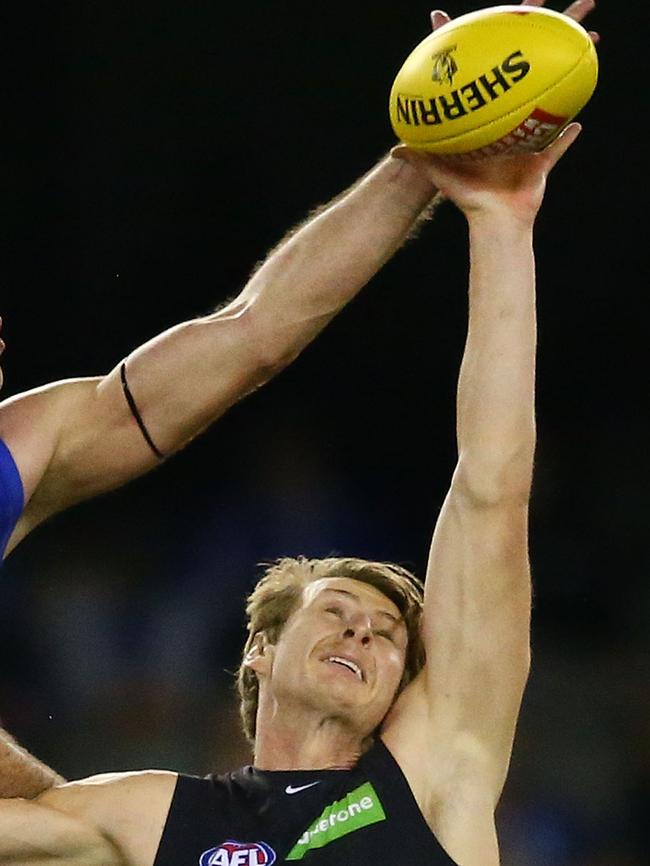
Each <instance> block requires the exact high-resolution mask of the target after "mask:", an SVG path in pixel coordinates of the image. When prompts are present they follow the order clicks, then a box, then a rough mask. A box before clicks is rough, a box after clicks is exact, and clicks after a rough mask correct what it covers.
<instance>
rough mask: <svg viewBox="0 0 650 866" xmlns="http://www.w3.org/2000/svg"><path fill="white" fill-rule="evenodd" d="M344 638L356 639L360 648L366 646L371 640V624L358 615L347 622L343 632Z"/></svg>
mask: <svg viewBox="0 0 650 866" xmlns="http://www.w3.org/2000/svg"><path fill="white" fill-rule="evenodd" d="M343 637H344V638H357V640H359V642H360V643H361V645H362V646H367V645H368V644H369V643H370V641H371V639H372V623H371V622H370V620H369V619H368V617H366V616H364V615H363V614H361V613H360V614H358V615H356V616H354V617H351V618H350V619H349V620H348V624H347V626H346V628H345V631H344V632H343Z"/></svg>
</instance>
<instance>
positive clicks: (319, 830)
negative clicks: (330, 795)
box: [286, 782, 386, 860]
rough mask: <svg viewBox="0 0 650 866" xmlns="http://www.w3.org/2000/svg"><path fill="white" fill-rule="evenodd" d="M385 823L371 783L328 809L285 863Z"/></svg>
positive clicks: (307, 831)
mask: <svg viewBox="0 0 650 866" xmlns="http://www.w3.org/2000/svg"><path fill="white" fill-rule="evenodd" d="M385 820H386V814H385V812H384V810H383V808H382V805H381V801H380V799H379V797H378V796H377V792H376V791H375V789H374V788H373V787H372V785H371V784H370V782H366V783H365V784H363V785H360V786H359V787H358V788H356V789H355V790H354V791H350V793H349V794H347V795H346V796H345V797H344V798H343V799H342V800H337V801H336V802H335V803H331V804H330V805H329V806H326V807H325V809H323V813H322V814H321V816H320V818H317V819H316V821H314V823H313V824H312V825H311V827H310V828H309V829H308V830H305V832H304V833H303V834H302V836H301V837H300V839H298V841H297V842H296V844H295V845H294V846H293V848H292V849H291V851H289V853H288V854H287V858H286V859H287V860H302V858H303V857H304V856H305V854H306V853H307V851H309V850H310V849H312V848H323V847H324V846H325V845H329V843H330V842H333V841H334V840H335V839H340V838H341V836H347V834H348V833H354V831H355V830H360V829H361V828H362V827H367V826H368V825H370V824H376V823H377V822H378V821H385Z"/></svg>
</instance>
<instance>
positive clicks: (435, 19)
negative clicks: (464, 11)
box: [431, 9, 451, 30]
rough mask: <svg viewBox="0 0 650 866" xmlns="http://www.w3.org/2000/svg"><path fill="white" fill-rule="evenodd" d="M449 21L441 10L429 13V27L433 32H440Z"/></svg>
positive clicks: (449, 18) (448, 17) (447, 16)
mask: <svg viewBox="0 0 650 866" xmlns="http://www.w3.org/2000/svg"><path fill="white" fill-rule="evenodd" d="M450 21H451V17H450V16H449V15H448V14H447V13H446V12H443V11H442V9H434V10H433V12H432V13H431V27H432V28H433V29H434V30H440V28H441V27H442V26H443V25H444V24H449V22H450Z"/></svg>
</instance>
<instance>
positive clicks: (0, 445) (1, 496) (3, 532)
mask: <svg viewBox="0 0 650 866" xmlns="http://www.w3.org/2000/svg"><path fill="white" fill-rule="evenodd" d="M23 505H24V498H23V483H22V481H21V480H20V475H19V474H18V467H17V466H16V464H15V463H14V458H13V457H12V456H11V452H10V451H9V449H8V448H7V446H6V445H5V443H4V442H3V441H2V439H0V560H1V559H2V557H3V556H4V552H5V548H6V547H7V542H8V541H9V538H10V537H11V533H12V532H13V531H14V527H15V526H16V523H18V518H19V517H20V515H21V513H22V510H23Z"/></svg>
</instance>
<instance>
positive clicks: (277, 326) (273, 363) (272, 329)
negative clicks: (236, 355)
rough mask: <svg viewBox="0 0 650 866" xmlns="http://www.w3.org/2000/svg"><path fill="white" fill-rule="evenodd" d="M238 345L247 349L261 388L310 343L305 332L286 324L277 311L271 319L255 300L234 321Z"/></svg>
mask: <svg viewBox="0 0 650 866" xmlns="http://www.w3.org/2000/svg"><path fill="white" fill-rule="evenodd" d="M233 324H234V327H235V328H236V329H237V331H238V334H237V337H236V339H237V341H238V342H239V343H240V345H241V344H245V345H246V346H247V347H248V350H249V351H248V354H249V358H250V362H251V365H252V367H253V370H254V375H255V378H256V380H258V381H259V384H263V383H264V382H267V381H269V380H270V379H272V378H273V377H274V376H276V375H277V374H278V373H280V372H282V370H284V369H285V367H288V366H289V365H290V364H291V363H292V362H293V361H294V360H295V359H296V358H297V357H298V355H299V354H300V352H301V351H302V349H303V348H304V346H305V345H306V344H307V342H309V337H305V334H304V330H303V328H301V327H299V326H298V327H297V326H296V325H295V324H293V325H292V323H291V322H289V321H285V320H284V319H283V317H282V314H281V313H280V312H279V311H278V312H276V313H275V314H274V315H272V316H268V315H267V314H266V312H265V311H264V310H262V309H261V308H260V307H259V305H258V304H256V302H255V300H252V301H249V302H248V303H246V304H245V305H244V306H243V307H242V309H241V310H240V311H239V312H238V314H237V316H236V318H235V319H234V320H233Z"/></svg>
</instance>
